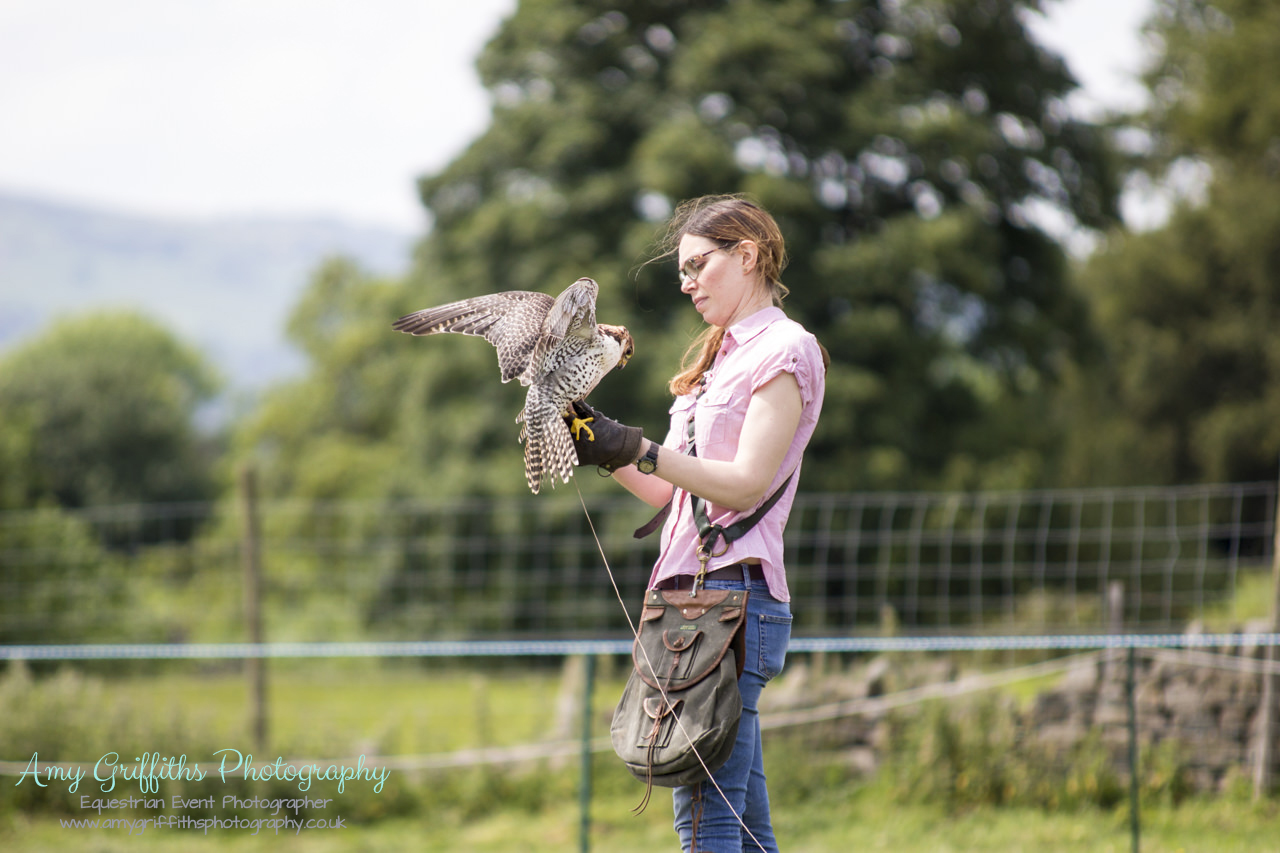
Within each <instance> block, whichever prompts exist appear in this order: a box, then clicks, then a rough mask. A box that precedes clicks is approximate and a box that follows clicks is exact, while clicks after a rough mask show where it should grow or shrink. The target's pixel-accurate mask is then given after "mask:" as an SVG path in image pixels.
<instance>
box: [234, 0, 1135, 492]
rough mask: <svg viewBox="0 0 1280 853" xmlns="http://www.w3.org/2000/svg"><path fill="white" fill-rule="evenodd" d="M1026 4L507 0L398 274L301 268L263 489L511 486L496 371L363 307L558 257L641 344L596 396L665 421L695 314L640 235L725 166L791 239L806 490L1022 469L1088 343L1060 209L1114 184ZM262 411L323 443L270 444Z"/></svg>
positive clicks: (523, 275)
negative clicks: (803, 357)
mask: <svg viewBox="0 0 1280 853" xmlns="http://www.w3.org/2000/svg"><path fill="white" fill-rule="evenodd" d="M1039 8H1040V3H1039V2H1038V0H952V1H951V2H943V0H902V2H899V3H892V4H890V3H882V2H871V1H870V0H848V2H842V3H830V2H822V1H820V0H782V2H775V1H774V0H770V2H763V0H742V2H734V3H726V2H723V0H717V2H710V1H709V0H687V2H652V0H645V2H639V1H638V0H631V2H616V0H611V2H603V0H522V2H520V3H519V4H518V6H517V8H516V10H515V12H514V14H513V15H512V16H511V17H510V18H508V19H507V20H506V21H505V22H504V24H503V25H502V27H501V29H500V31H499V32H498V33H497V35H496V36H495V37H494V38H493V40H492V41H491V42H490V43H489V44H488V46H487V47H486V48H485V50H484V52H483V54H482V55H481V57H480V59H479V62H478V67H479V70H480V73H481V77H482V80H483V82H484V85H485V86H486V87H487V88H488V90H489V91H490V93H491V96H492V98H493V118H492V122H491V124H490V126H489V128H488V129H487V131H486V132H485V133H483V134H482V135H481V136H480V137H479V138H477V139H476V140H475V141H474V142H473V143H472V144H471V145H470V146H469V147H468V148H467V150H466V151H464V152H463V153H462V154H461V155H460V156H458V157H457V158H456V159H455V160H454V161H453V162H452V163H451V164H450V165H449V166H448V167H447V168H445V169H444V170H443V171H441V172H440V173H438V174H435V175H432V176H429V177H426V178H424V179H423V180H422V181H421V184H420V190H421V196H422V200H423V203H424V205H425V206H426V207H427V209H428V211H429V212H430V214H431V217H432V221H433V225H432V229H431V231H430V233H429V234H427V235H426V237H425V238H424V240H423V241H422V243H421V245H420V247H419V252H418V256H417V265H416V269H415V272H414V273H413V274H412V275H411V276H410V277H409V279H408V281H407V282H406V283H405V285H404V287H403V288H402V289H401V291H400V292H399V294H398V295H396V294H390V293H388V292H386V289H385V287H384V286H383V285H380V284H378V283H375V282H372V281H367V280H366V281H363V282H361V281H359V280H358V279H359V276H356V278H355V279H348V285H347V290H346V291H345V292H346V294H347V296H348V297H349V299H347V301H345V302H344V301H341V300H339V302H338V303H330V302H329V301H328V300H327V298H325V297H323V296H322V295H321V290H322V289H323V288H324V287H327V286H328V285H325V284H324V283H323V279H324V276H323V275H322V276H321V277H320V279H318V280H317V283H316V284H314V285H313V289H312V292H311V293H310V294H309V295H308V296H307V301H308V302H310V301H311V300H313V299H321V300H322V301H325V303H326V305H327V306H328V308H329V309H331V310H335V311H336V308H337V306H338V305H339V304H341V305H345V306H346V308H347V309H349V311H350V312H351V313H350V314H348V315H338V314H336V313H335V314H333V315H332V318H331V319H332V324H331V325H325V326H324V329H325V332H324V334H321V335H319V336H318V340H321V341H325V342H326V343H325V344H324V347H323V348H324V349H326V350H327V352H325V353H323V357H322V358H317V371H316V373H315V374H314V376H313V377H312V378H310V379H308V380H305V381H304V382H302V383H299V384H295V385H293V386H291V387H290V388H288V389H284V390H281V391H279V392H277V393H278V395H279V396H278V397H276V398H274V399H273V400H272V401H270V403H269V406H268V407H269V409H270V411H271V412H272V413H273V414H268V415H264V416H263V417H260V418H259V419H258V421H257V423H258V425H257V426H255V427H253V428H251V429H250V431H249V433H250V434H253V435H255V436H256V437H255V438H250V439H248V444H249V445H250V446H251V447H253V448H254V451H255V452H262V450H263V448H264V447H267V446H268V445H271V444H273V442H272V441H270V440H268V436H267V434H266V433H264V432H262V426H261V425H262V423H263V422H264V418H265V419H267V420H272V419H274V420H277V421H279V424H278V425H277V427H276V428H274V434H275V435H276V436H277V437H278V438H279V439H280V444H279V447H278V448H277V449H276V450H275V451H272V452H273V453H277V454H278V455H277V456H276V458H277V459H279V460H280V461H281V464H282V468H281V471H280V474H279V478H278V480H277V482H278V483H279V484H280V486H281V487H282V488H285V489H286V490H287V491H288V490H296V489H300V488H301V489H303V490H304V491H310V492H313V493H318V492H320V491H325V490H323V489H319V488H318V487H315V486H309V487H305V488H303V487H302V486H301V485H300V483H301V481H302V480H304V479H307V478H313V479H314V478H315V477H317V476H318V473H317V472H319V471H326V472H329V474H330V475H331V476H330V478H329V480H330V483H331V485H332V488H331V489H329V490H328V491H330V492H333V491H335V490H337V491H342V490H345V491H347V492H359V493H364V492H365V491H366V490H372V491H377V492H381V493H382V494H388V493H398V494H419V495H436V496H439V495H444V494H455V493H459V492H463V491H465V492H469V493H479V494H486V493H499V492H507V493H518V492H520V491H521V490H522V489H523V488H524V486H523V483H522V479H521V477H520V476H519V472H520V470H521V466H520V462H519V459H520V448H519V446H518V444H517V442H516V435H517V433H518V429H517V427H516V426H515V425H514V423H513V422H512V421H513V418H514V416H515V413H516V412H517V411H518V409H519V407H520V404H521V394H522V389H520V388H518V387H515V386H514V385H512V386H508V387H502V386H500V385H499V384H498V381H497V368H496V361H495V359H494V357H493V355H492V351H491V349H490V348H489V347H488V345H487V344H485V343H483V342H481V341H478V340H475V339H464V338H458V337H451V336H446V337H443V338H439V339H430V340H425V341H424V340H414V339H411V338H407V337H400V336H395V335H394V334H393V333H392V332H390V330H389V328H388V326H389V323H390V322H391V320H393V319H394V318H395V316H397V315H398V314H399V313H406V312H408V311H410V310H413V309H416V308H422V307H426V306H428V305H434V304H440V303H444V302H448V301H451V300H454V299H461V298H465V297H469V296H474V295H477V294H481V293H487V292H493V291H497V290H511V289H528V290H541V291H544V292H548V293H556V292H558V291H559V290H560V289H562V288H563V287H565V286H567V285H568V284H569V283H571V282H572V281H573V280H574V279H576V278H577V277H579V276H581V275H589V276H591V277H593V278H595V279H596V280H597V281H599V282H600V283H601V298H600V305H599V315H600V317H601V319H602V320H604V321H605V322H611V323H624V324H626V325H628V326H629V327H630V328H631V329H632V332H633V333H634V334H635V336H636V343H637V356H636V358H635V359H633V360H632V362H631V364H630V365H628V367H627V368H626V370H625V372H623V373H621V374H614V375H611V376H609V377H607V378H606V379H605V381H604V382H602V383H601V386H600V387H599V388H598V389H597V391H596V392H595V393H594V394H593V397H592V401H593V403H595V404H596V405H597V406H599V407H600V408H601V409H602V410H603V411H605V412H607V413H609V414H610V415H612V416H614V417H618V418H620V419H622V420H624V421H628V422H630V423H634V424H636V425H639V426H642V427H644V428H645V430H646V431H647V432H649V433H650V434H651V435H661V434H663V432H664V431H665V427H666V418H665V412H666V410H667V407H668V404H669V397H668V395H667V392H666V388H665V385H666V380H667V378H668V377H669V376H670V375H671V374H673V373H674V372H675V370H676V367H677V364H678V362H679V359H680V355H681V353H682V352H683V350H684V349H685V347H686V346H687V345H688V342H689V341H690V339H691V338H692V336H693V334H695V333H696V331H697V328H698V326H699V324H700V322H701V321H700V318H698V317H697V315H696V313H695V312H694V311H693V310H692V308H691V306H689V305H688V302H687V299H686V297H684V296H683V295H682V294H681V293H680V292H679V288H678V286H677V283H676V278H675V271H674V269H673V264H670V263H665V264H648V263H646V261H647V260H649V259H650V258H651V253H652V252H653V246H654V243H655V238H656V237H657V236H658V234H659V231H660V228H661V226H662V224H663V222H664V220H665V219H666V217H667V216H668V214H669V213H670V212H671V210H672V208H673V207H674V205H675V204H676V203H677V202H678V201H680V200H682V199H685V198H688V197H691V196H695V195H699V194H703V193H712V192H717V193H718V192H748V193H751V194H752V195H754V196H755V197H756V198H758V199H759V200H760V201H761V202H762V203H763V204H764V205H765V206H766V207H768V208H769V209H770V210H771V211H772V212H773V213H774V214H775V215H776V216H777V217H778V219H779V220H780V223H781V225H782V227H783V230H784V233H785V234H786V236H787V238H788V240H789V245H790V249H791V252H792V257H793V262H792V265H791V266H790V268H789V270H788V272H787V274H786V276H785V280H786V282H787V284H788V285H789V286H790V288H791V290H792V296H791V298H790V299H789V301H788V311H789V312H790V313H791V314H792V315H793V316H794V317H796V319H798V320H800V321H801V322H803V323H804V324H805V325H806V326H807V327H809V328H810V329H811V330H812V331H814V332H815V333H816V334H817V335H818V337H819V338H820V339H821V340H822V341H823V342H824V343H825V345H826V346H827V347H828V349H829V350H830V352H831V355H832V357H833V359H834V363H833V364H832V367H831V372H830V374H829V377H828V386H827V388H828V390H827V399H826V405H825V409H824V415H823V421H822V424H821V426H820V431H819V434H818V435H817V436H816V437H815V439H814V443H813V449H812V458H813V460H814V461H813V464H810V465H809V466H807V467H806V472H805V479H804V483H803V487H804V488H806V489H811V490H818V489H825V490H847V489H851V488H858V489H864V488H903V487H919V486H938V485H949V486H970V487H977V486H982V485H988V486H990V485H1000V486H1021V485H1029V484H1033V483H1036V482H1038V481H1039V479H1040V476H1041V473H1040V472H1041V471H1042V470H1043V467H1044V454H1045V453H1046V452H1049V451H1050V450H1051V447H1050V445H1049V441H1050V440H1051V438H1052V430H1050V429H1048V428H1047V427H1046V426H1045V425H1044V424H1043V418H1042V413H1043V407H1044V404H1045V400H1046V399H1047V395H1048V393H1049V391H1050V390H1051V389H1052V387H1053V385H1054V383H1055V381H1056V379H1057V376H1058V375H1059V373H1060V372H1061V371H1062V369H1063V367H1064V365H1066V364H1067V363H1069V362H1070V361H1071V360H1072V359H1074V358H1076V357H1077V355H1078V354H1079V352H1081V351H1082V350H1085V349H1087V348H1088V347H1089V346H1090V345H1091V343H1090V338H1089V330H1088V325H1087V314H1086V312H1085V310H1084V304H1083V302H1082V300H1081V298H1080V297H1079V295H1078V294H1077V293H1075V292H1074V291H1073V290H1072V288H1071V286H1070V284H1069V281H1068V279H1067V275H1066V273H1067V264H1066V262H1065V256H1064V253H1063V250H1062V248H1061V246H1060V245H1059V243H1058V242H1057V239H1058V236H1059V229H1061V231H1062V232H1065V231H1066V230H1067V229H1068V228H1069V227H1076V226H1081V227H1085V228H1101V227H1105V226H1107V225H1108V224H1109V223H1111V222H1112V221H1114V217H1115V197H1116V186H1115V177H1114V175H1115V172H1114V162H1113V159H1112V157H1111V155H1110V153H1109V148H1108V144H1107V142H1106V137H1105V136H1104V135H1103V134H1102V133H1101V132H1099V130H1098V129H1096V128H1094V127H1092V126H1090V125H1088V124H1084V123H1081V122H1080V121H1078V120H1076V119H1075V118H1073V117H1072V116H1071V115H1070V113H1069V112H1068V110H1067V108H1066V105H1065V101H1064V99H1065V98H1066V96H1067V95H1068V94H1069V93H1070V92H1071V91H1072V90H1073V89H1074V88H1076V83H1075V81H1074V80H1073V79H1072V78H1071V76H1070V74H1069V73H1068V71H1067V70H1066V68H1065V66H1064V64H1063V62H1062V60H1061V59H1060V58H1059V57H1057V56H1055V55H1053V54H1051V53H1049V52H1048V51H1046V50H1045V49H1043V48H1042V47H1040V46H1038V45H1037V44H1036V43H1035V42H1034V41H1033V40H1032V38H1031V37H1030V35H1029V33H1028V30H1027V29H1026V27H1025V24H1024V18H1025V16H1026V15H1028V14H1032V13H1035V12H1037V11H1038V10H1039ZM391 309H394V310H391ZM308 311H309V309H307V308H306V307H305V304H304V307H302V308H300V314H299V317H298V318H295V322H296V323H302V324H303V325H304V326H306V325H310V324H313V323H314V320H312V319H300V318H303V317H304V315H306V316H310V315H309V314H308ZM375 311H385V316H384V317H382V318H381V319H379V320H375V319H374V317H373V316H372V314H371V312H375ZM379 323H380V324H382V325H381V326H380V327H379V326H378V324H379ZM357 326H358V327H359V331H357V330H356V328H357ZM296 331H302V329H296ZM366 334H367V335H368V336H369V337H368V339H367V340H366V339H365V338H364V337H363V336H364V335H366ZM348 336H351V337H350V340H360V341H362V344H361V346H362V347H363V349H361V350H360V351H359V352H357V349H356V348H351V347H348V346H347V344H346V342H347V341H348ZM378 336H381V337H378ZM313 357H316V354H315V353H314V352H313ZM349 382H354V383H361V384H362V386H363V387H361V388H360V389H359V390H356V389H354V388H353V387H352V386H351V385H350V384H348V383H349ZM317 383H318V384H317ZM334 383H337V384H334ZM360 413H366V414H369V415H371V416H372V419H371V420H369V421H365V422H360V423H356V422H355V421H353V420H352V419H353V418H354V417H356V415H358V414H360ZM286 422H289V423H286ZM370 425H373V426H372V427H371V428H369V429H366V427H370ZM255 431H256V432H255ZM286 436H288V439H287V440H288V441H290V442H299V443H305V444H308V445H309V446H311V447H312V449H313V450H315V451H316V452H317V453H318V451H319V448H321V447H327V448H329V450H328V451H327V452H328V454H329V455H327V456H325V457H324V459H321V458H319V457H317V456H316V455H315V454H313V453H309V454H304V455H294V461H293V462H287V461H285V458H284V457H285V456H286V455H289V454H298V453H299V451H297V450H296V449H286V448H285V447H284V442H285V440H286V439H285V437H286ZM384 439H385V440H390V441H392V442H394V445H395V450H394V452H392V453H388V452H387V451H386V450H385V449H383V448H380V447H378V445H377V442H378V441H381V440H384ZM342 460H346V462H343V461H342ZM348 463H349V464H348ZM313 466H318V467H313ZM357 469H359V470H357ZM348 475H349V476H351V477H355V478H358V479H361V481H362V482H361V484H359V485H357V484H354V483H353V484H351V485H348V486H343V485H341V481H342V479H343V478H345V477H346V476H348ZM583 481H584V484H585V483H586V482H589V481H590V478H583ZM375 482H376V483H377V484H378V485H377V486H373V485H371V484H373V483H375Z"/></svg>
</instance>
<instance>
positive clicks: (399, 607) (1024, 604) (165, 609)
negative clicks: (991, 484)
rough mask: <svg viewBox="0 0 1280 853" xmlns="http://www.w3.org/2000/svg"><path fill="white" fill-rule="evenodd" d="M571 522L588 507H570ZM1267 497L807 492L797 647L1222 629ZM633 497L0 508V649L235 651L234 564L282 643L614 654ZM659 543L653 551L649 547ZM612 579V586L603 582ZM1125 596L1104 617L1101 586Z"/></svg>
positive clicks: (629, 587) (1256, 548)
mask: <svg viewBox="0 0 1280 853" xmlns="http://www.w3.org/2000/svg"><path fill="white" fill-rule="evenodd" d="M584 510H585V511H584ZM1275 513H1276V486H1275V484H1272V483H1262V484H1229V485H1215V486H1195V487H1178V488H1149V489H1100V490H1075V491H1066V490H1047V491H1036V492H1000V493H952V494H940V493H890V494H885V493H869V494H862V493H850V494H801V495H799V496H798V497H797V500H796V503H795V507H794V509H793V513H792V518H791V522H790V525H789V527H788V533H787V537H788V538H787V543H788V548H787V566H788V578H789V583H790V586H791V591H792V595H793V601H792V609H793V611H794V613H795V616H796V623H795V635H796V636H833V635H834V636H863V635H879V634H884V633H894V632H900V633H908V634H913V635H976V634H987V635H990V634H996V635H1005V634H1057V633H1067V634H1072V633H1084V634H1088V633H1097V632H1103V631H1108V630H1111V631H1114V630H1116V629H1117V628H1118V627H1120V626H1123V629H1124V630H1126V631H1138V632H1148V631H1180V630H1182V629H1183V628H1184V627H1185V626H1186V625H1187V624H1188V622H1190V621H1191V620H1195V619H1206V618H1212V619H1216V620H1218V622H1219V623H1221V624H1222V625H1223V626H1226V627H1228V628H1236V627H1241V624H1242V622H1243V621H1244V620H1246V619H1248V618H1249V617H1250V616H1257V615H1265V613H1266V611H1265V610H1263V611H1262V614H1259V613H1256V612H1250V611H1248V610H1242V609H1241V602H1242V600H1246V597H1243V596H1241V595H1239V592H1240V590H1241V587H1242V584H1244V583H1246V582H1251V583H1260V584H1263V586H1261V587H1259V591H1262V592H1264V595H1263V598H1264V600H1265V601H1270V598H1271V597H1270V596H1269V595H1265V591H1266V590H1267V589H1269V587H1268V586H1266V584H1269V578H1267V577H1266V576H1265V575H1266V572H1265V570H1266V569H1267V568H1268V567H1269V565H1270V562H1271V554H1272V549H1273V543H1274V536H1275V530H1274V525H1275ZM645 518H646V515H645V512H644V508H643V507H639V506H638V505H637V504H636V503H635V502H634V501H631V500H629V499H626V500H621V499H616V498H609V499H599V498H591V499H589V500H588V501H586V502H585V503H584V502H582V501H581V500H580V499H579V498H578V497H575V496H572V495H569V496H559V495H557V496H554V497H551V498H538V499H536V500H531V499H527V498H526V499H501V500H492V501H463V502H454V503H410V502H389V503H368V502H366V503H356V502H348V503H302V502H264V503H263V504H262V505H261V507H260V508H259V509H258V521H259V524H258V529H260V531H261V532H260V535H259V539H258V540H257V541H255V542H252V543H250V542H247V541H246V534H245V529H244V524H243V522H242V513H240V511H239V510H238V508H237V507H236V506H235V504H234V502H232V503H222V504H182V505H164V506H127V507H106V508H95V509H88V510H81V511H74V512H70V511H58V510H52V509H45V510H38V511H32V512H7V513H3V514H0V642H5V643H76V642H238V641H243V640H244V639H245V626H244V621H243V618H242V612H243V609H244V607H243V605H244V602H243V597H244V596H243V588H244V583H243V579H242V564H243V558H244V555H245V553H246V549H249V548H253V549H256V550H257V552H258V553H259V554H260V562H261V566H262V575H263V577H262V598H261V602H260V605H261V612H262V619H263V623H264V626H265V638H266V639H268V640H271V641H279V642H308V641H310V642H316V641H335V640H343V641H351V640H399V641H408V640H448V639H495V638H508V639H510V638H517V639H518V638H543V639H545V638H587V637H590V638H607V639H609V638H625V637H627V636H629V633H628V628H627V620H626V617H625V614H624V611H623V608H622V607H621V606H620V605H619V601H618V593H616V592H615V590H614V587H613V583H612V581H611V576H610V573H611V574H612V577H613V578H614V579H616V581H617V583H618V587H619V591H620V593H621V595H622V597H623V600H624V601H626V602H628V603H630V602H633V601H638V600H639V596H640V594H641V592H642V591H643V588H644V586H645V584H646V582H647V580H648V577H649V567H650V565H651V563H652V561H653V559H654V557H655V556H656V551H655V547H656V546H655V545H654V543H653V541H652V540H636V539H634V538H633V537H632V531H633V529H634V528H635V527H637V526H639V525H640V524H641V523H642V522H643V521H644V520H645ZM655 538H656V537H655ZM606 565H607V566H608V568H609V570H610V571H606V568H605V567H606ZM1116 583H1120V584H1122V585H1123V588H1124V597H1123V605H1122V607H1123V609H1122V612H1115V608H1113V607H1109V606H1108V602H1107V595H1108V590H1109V589H1110V588H1112V587H1113V585H1114V584H1116Z"/></svg>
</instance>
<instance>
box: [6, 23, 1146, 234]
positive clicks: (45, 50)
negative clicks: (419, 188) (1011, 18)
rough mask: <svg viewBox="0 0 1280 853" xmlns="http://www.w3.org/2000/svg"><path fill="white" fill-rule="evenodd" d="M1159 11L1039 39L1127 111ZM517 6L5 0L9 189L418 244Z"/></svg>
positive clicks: (474, 126)
mask: <svg viewBox="0 0 1280 853" xmlns="http://www.w3.org/2000/svg"><path fill="white" fill-rule="evenodd" d="M1152 2H1153V0H1047V2H1046V5H1047V6H1048V7H1049V12H1050V15H1049V18H1048V19H1047V20H1046V21H1044V22H1042V23H1036V24H1035V30H1036V32H1037V33H1038V34H1039V35H1040V36H1041V37H1042V38H1043V39H1045V40H1046V41H1047V42H1049V43H1050V45H1051V46H1052V47H1055V48H1056V49H1058V50H1060V51H1062V52H1063V53H1064V54H1065V55H1066V56H1067V58H1068V61H1069V62H1070V63H1071V66H1072V69H1073V70H1074V71H1075V73H1076V75H1077V77H1079V78H1080V79H1081V81H1082V82H1083V83H1084V84H1085V86H1086V88H1087V92H1088V97H1087V99H1086V100H1084V101H1081V103H1080V106H1081V108H1082V109H1087V108H1089V107H1090V106H1093V107H1097V106H1098V105H1132V104H1134V103H1135V102H1137V101H1139V100H1140V98H1141V89H1140V87H1138V86H1137V85H1136V83H1135V82H1134V80H1133V77H1134V75H1135V74H1136V73H1137V71H1138V70H1139V67H1140V62H1141V60H1142V58H1143V56H1144V55H1145V54H1144V53H1143V51H1142V47H1141V43H1140V42H1139V40H1138V38H1137V28H1138V26H1139V24H1140V23H1141V22H1142V21H1143V20H1144V19H1145V17H1146V16H1147V15H1148V14H1149V12H1150V10H1151V6H1152ZM514 8H515V0H201V2H190V3H188V2H178V0H3V2H0V116H2V117H3V118H2V119H0V122H2V123H0V190H7V191H13V192H20V193H24V194H32V195H40V196H46V197H51V198H54V199H58V200H63V201H71V202H77V203H88V204H91V205H93V206H99V207H106V208H110V209H115V210H119V211H124V212H133V213H142V214H160V215H174V216H182V217H213V216H222V215H243V214H288V215H299V214H301V215H322V216H333V217H338V218H342V219H346V220H350V221H353V222H357V223H366V224H376V225H385V226H390V227H393V228H397V229H400V230H403V231H408V232H415V233H416V232H419V231H420V230H421V229H422V227H423V225H424V222H425V220H424V217H423V214H422V211H421V208H420V207H419V205H418V203H417V199H416V196H415V193H414V186H413V182H414V178H415V176H417V175H420V174H423V173H427V172H432V171H435V170H437V169H439V168H441V167H442V166H444V165H445V164H446V163H448V162H449V160H450V159H452V158H453V157H454V156H455V155H456V154H457V153H458V152H460V151H461V150H462V149H463V148H464V147H465V146H466V144H467V143H468V142H469V141H470V140H471V139H472V138H474V137H475V136H476V135H477V134H478V133H479V132H480V131H481V130H482V129H483V128H484V126H485V125H486V123H487V122H488V117H489V100H488V96H487V93H485V91H484V90H483V89H482V88H481V87H480V84H479V81H478V80H477V79H476V74H475V71H474V68H473V65H474V60H475V57H476V55H477V53H478V52H479V50H480V48H481V46H482V45H483V44H484V43H485V42H486V41H487V40H488V38H489V37H490V36H491V35H492V34H493V33H494V31H495V30H496V29H497V26H498V24H499V22H500V21H501V20H502V19H503V18H504V17H505V16H506V15H508V14H510V12H511V11H512V10H513V9H514Z"/></svg>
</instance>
